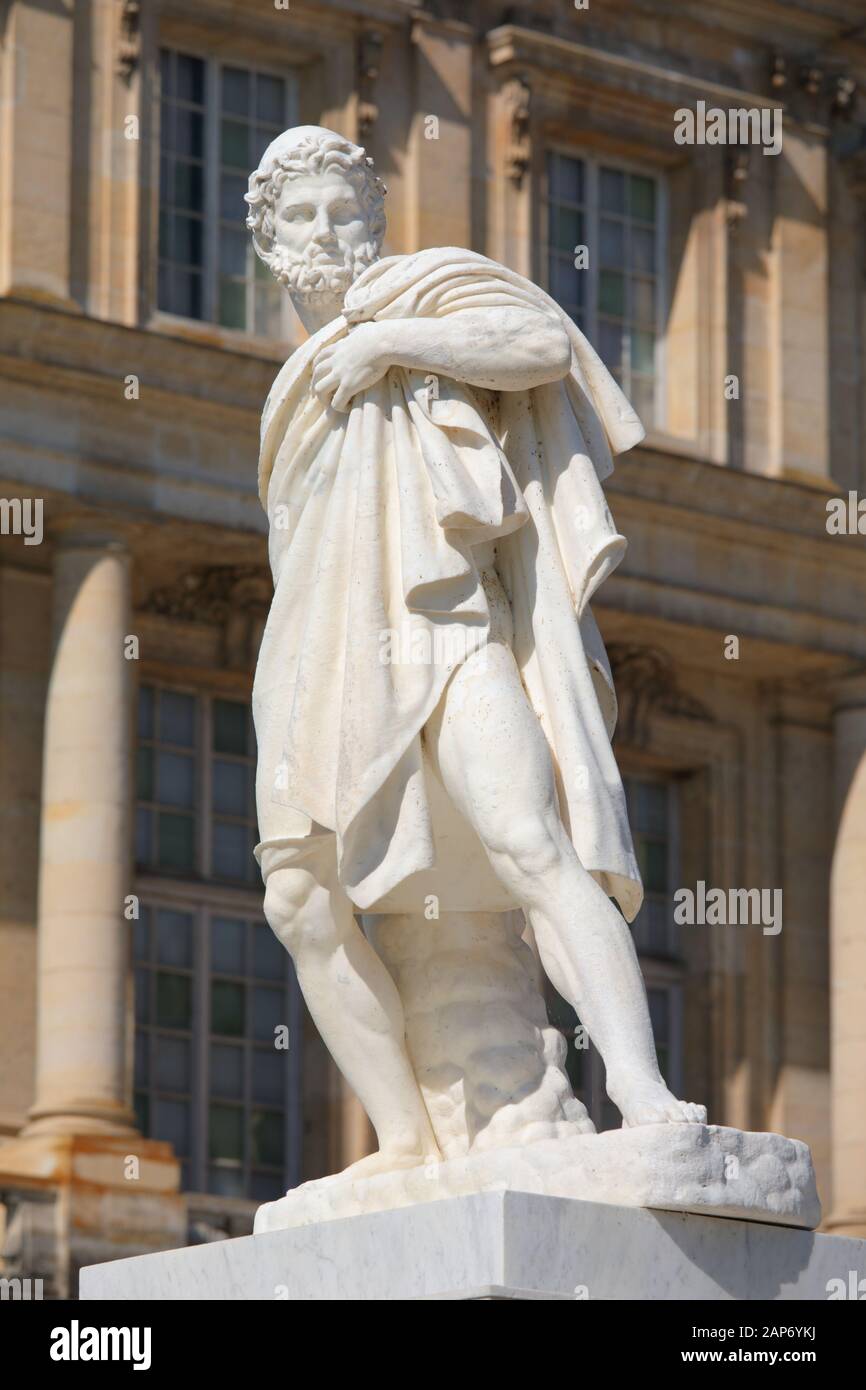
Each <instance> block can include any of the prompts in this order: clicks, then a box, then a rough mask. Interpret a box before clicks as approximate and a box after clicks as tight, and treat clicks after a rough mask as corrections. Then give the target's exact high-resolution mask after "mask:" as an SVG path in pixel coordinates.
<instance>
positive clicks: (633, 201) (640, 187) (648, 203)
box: [629, 174, 656, 222]
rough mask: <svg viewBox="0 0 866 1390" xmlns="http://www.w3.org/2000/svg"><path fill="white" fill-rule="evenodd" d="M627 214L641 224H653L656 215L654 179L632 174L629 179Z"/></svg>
mask: <svg viewBox="0 0 866 1390" xmlns="http://www.w3.org/2000/svg"><path fill="white" fill-rule="evenodd" d="M629 212H630V213H631V215H632V217H637V218H639V219H640V221H641V222H654V221H655V215H656V185H655V179H648V178H645V177H644V176H643V175H642V174H632V175H631V178H630V179H629Z"/></svg>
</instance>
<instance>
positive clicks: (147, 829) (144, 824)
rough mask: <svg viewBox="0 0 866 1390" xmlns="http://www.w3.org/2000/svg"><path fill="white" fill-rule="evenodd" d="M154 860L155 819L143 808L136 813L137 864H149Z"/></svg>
mask: <svg viewBox="0 0 866 1390" xmlns="http://www.w3.org/2000/svg"><path fill="white" fill-rule="evenodd" d="M152 859H153V817H152V815H151V813H150V811H144V810H142V809H141V807H139V808H138V810H137V811H136V813H135V862H136V864H149V863H150V862H151V860H152Z"/></svg>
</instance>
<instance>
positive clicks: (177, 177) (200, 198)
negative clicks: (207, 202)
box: [173, 159, 204, 212]
mask: <svg viewBox="0 0 866 1390" xmlns="http://www.w3.org/2000/svg"><path fill="white" fill-rule="evenodd" d="M173 201H174V205H175V207H178V208H187V209H188V210H189V211H190V212H203V211H204V170H203V168H202V166H201V165H200V164H189V163H187V161H186V160H182V159H178V160H177V161H176V162H175V166H174V199H173Z"/></svg>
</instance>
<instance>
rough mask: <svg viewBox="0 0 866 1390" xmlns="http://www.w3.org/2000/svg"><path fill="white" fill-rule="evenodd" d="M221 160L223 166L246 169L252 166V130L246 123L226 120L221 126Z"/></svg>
mask: <svg viewBox="0 0 866 1390" xmlns="http://www.w3.org/2000/svg"><path fill="white" fill-rule="evenodd" d="M220 158H221V160H222V162H223V164H230V165H231V166H232V167H233V168H235V169H245V168H247V167H248V166H249V165H250V164H252V160H253V155H252V151H251V150H250V128H249V126H248V125H247V124H246V122H244V121H233V120H230V119H229V118H226V119H224V120H223V121H222V122H221V124H220Z"/></svg>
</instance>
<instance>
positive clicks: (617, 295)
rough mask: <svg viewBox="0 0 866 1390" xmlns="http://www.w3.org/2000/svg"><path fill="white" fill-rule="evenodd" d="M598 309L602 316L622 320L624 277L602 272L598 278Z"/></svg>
mask: <svg viewBox="0 0 866 1390" xmlns="http://www.w3.org/2000/svg"><path fill="white" fill-rule="evenodd" d="M598 307H599V310H600V312H601V313H602V314H610V315H612V316H614V317H616V318H622V317H623V316H624V314H625V276H624V275H620V274H619V273H618V272H617V271H615V270H603V271H602V272H601V274H600V275H599V277H598Z"/></svg>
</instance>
